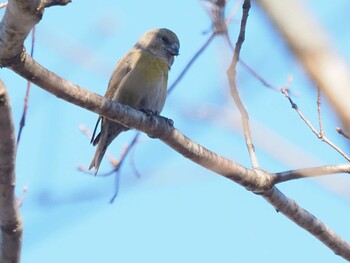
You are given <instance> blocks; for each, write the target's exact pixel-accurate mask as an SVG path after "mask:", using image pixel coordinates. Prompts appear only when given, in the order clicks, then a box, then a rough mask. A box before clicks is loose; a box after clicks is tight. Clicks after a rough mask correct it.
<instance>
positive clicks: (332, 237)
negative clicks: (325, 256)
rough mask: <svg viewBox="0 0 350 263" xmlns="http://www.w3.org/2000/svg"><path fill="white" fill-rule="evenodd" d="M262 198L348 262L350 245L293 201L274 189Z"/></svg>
mask: <svg viewBox="0 0 350 263" xmlns="http://www.w3.org/2000/svg"><path fill="white" fill-rule="evenodd" d="M263 197H264V198H265V199H266V200H267V201H268V202H269V203H270V204H272V205H273V206H274V207H275V208H276V209H277V211H279V212H281V213H283V214H284V215H286V216H287V217H288V218H289V219H290V220H292V221H293V222H295V223H296V224H297V225H299V226H300V227H302V228H304V229H306V230H307V231H308V232H310V233H311V234H312V235H313V236H315V237H317V238H318V239H319V240H320V241H322V242H323V243H324V244H325V245H326V246H328V247H329V248H330V249H331V250H333V252H334V253H335V254H337V255H339V256H342V257H343V258H345V259H347V260H350V248H349V247H350V244H349V243H348V242H346V241H345V240H344V239H342V238H341V237H340V236H338V235H337V234H336V233H335V232H334V231H333V230H332V229H330V228H329V227H328V226H327V225H325V224H324V223H323V222H322V221H320V220H318V219H317V218H316V217H315V216H313V215H312V214H310V213H309V212H308V211H306V210H305V209H303V208H301V207H300V206H299V205H298V204H297V203H296V202H295V201H294V200H292V199H289V198H288V197H286V196H285V195H284V194H283V193H281V192H280V191H279V190H278V189H277V188H276V187H274V188H272V189H271V190H269V191H266V192H265V193H264V194H263Z"/></svg>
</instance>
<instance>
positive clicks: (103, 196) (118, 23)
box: [0, 0, 350, 263]
mask: <svg viewBox="0 0 350 263" xmlns="http://www.w3.org/2000/svg"><path fill="white" fill-rule="evenodd" d="M307 3H308V6H309V7H310V8H311V9H312V11H313V12H314V14H315V16H316V17H317V18H318V19H319V20H320V21H321V24H322V25H323V26H324V27H325V28H326V29H327V30H328V31H329V32H330V34H331V37H332V38H333V44H334V46H335V47H336V48H337V49H338V51H339V52H340V53H341V54H342V55H343V56H344V57H345V58H346V59H347V60H348V61H350V51H349V49H348V46H349V40H350V38H349V37H350V36H349V32H347V31H346V30H345V28H344V21H347V20H346V19H347V16H348V12H347V10H349V8H350V3H348V1H345V0H343V1H341V0H338V1H336V2H335V3H332V4H327V3H326V2H322V3H320V2H319V1H308V2H307ZM233 4H234V2H233V1H230V2H229V7H228V12H229V11H230V10H231V8H232V6H233ZM3 11H4V10H0V14H1V15H2V14H3ZM240 15H241V14H240V13H239V14H238V16H236V17H235V19H234V21H233V22H232V24H231V26H230V34H231V38H232V40H233V42H235V40H236V37H237V33H238V30H239V19H240ZM210 26H211V24H210V19H209V17H208V15H207V14H206V12H205V10H204V9H203V8H202V5H201V4H200V3H199V1H180V2H176V3H175V2H171V3H169V2H168V1H160V0H150V1H147V3H143V2H140V1H135V0H130V1H106V2H104V3H103V4H100V5H98V4H97V3H96V1H74V2H73V3H71V4H70V5H68V6H66V7H52V8H49V9H47V10H46V12H45V14H44V18H43V20H42V21H41V23H40V24H39V25H38V27H37V30H36V44H35V54H34V57H35V59H36V60H37V61H38V62H39V63H41V64H42V65H43V66H45V67H47V68H48V69H50V70H52V71H54V72H56V73H57V74H59V75H60V76H62V77H64V78H66V79H68V80H70V81H72V82H74V83H77V84H79V85H80V86H82V87H85V88H87V89H90V90H93V91H94V92H97V93H100V94H104V92H105V90H106V87H107V83H108V80H109V76H110V74H111V71H112V70H113V67H114V65H115V63H116V61H117V60H118V59H119V58H121V57H122V56H123V54H125V52H127V51H128V50H129V49H130V48H131V47H132V45H133V44H134V43H135V42H136V40H137V39H138V37H139V36H140V35H141V34H142V33H143V32H145V31H146V30H149V29H151V28H159V27H166V28H169V29H171V30H173V31H174V32H176V33H177V35H178V37H179V39H180V42H181V49H180V56H178V57H177V58H176V60H175V63H174V65H173V68H172V70H171V72H170V79H169V83H170V84H171V83H172V82H173V81H174V79H175V78H176V77H177V76H178V74H179V73H180V72H181V70H182V69H183V68H184V66H185V65H186V64H187V62H188V61H189V60H190V59H191V57H192V56H193V54H194V53H195V52H196V51H197V49H198V48H199V47H200V46H201V45H202V44H203V43H204V42H205V41H206V39H207V38H208V37H209V35H208V34H206V35H205V34H203V32H204V31H207V30H208V29H210ZM27 42H28V43H27V48H28V50H29V41H27ZM241 56H242V58H243V59H244V60H245V62H247V63H248V64H249V65H250V66H252V67H253V68H254V69H255V70H256V71H257V72H259V73H260V74H261V75H262V76H263V77H264V78H266V79H267V80H268V81H269V82H271V83H273V84H274V85H276V86H282V85H285V84H286V83H287V79H288V76H289V75H292V76H293V82H292V90H293V91H295V92H296V93H298V94H299V96H297V97H295V102H296V103H297V104H298V106H299V107H300V108H301V109H302V110H303V111H304V113H305V114H306V115H307V116H308V117H309V119H310V120H311V121H312V122H313V123H314V124H315V126H317V110H316V92H315V90H314V87H313V85H312V83H311V82H310V81H309V80H308V79H307V77H306V75H305V74H304V72H303V70H302V68H301V66H300V65H299V64H298V62H297V61H296V60H295V59H294V58H293V57H292V56H291V54H290V53H289V50H288V48H287V47H286V46H285V44H284V43H283V40H282V39H281V38H280V36H279V35H278V34H277V33H276V32H275V31H274V30H273V27H272V26H271V24H269V22H268V20H267V19H266V18H265V16H264V15H263V13H262V12H261V11H260V9H259V8H258V7H257V6H256V4H255V3H254V2H253V6H252V9H251V12H250V16H249V20H248V26H247V32H246V41H245V43H244V45H243V48H242V53H241ZM231 57H232V54H231V52H230V50H229V49H228V47H227V45H226V43H225V41H224V40H223V39H221V38H220V37H218V38H217V39H215V40H214V41H213V42H212V43H211V45H210V46H209V47H208V49H207V50H206V51H205V52H204V53H203V54H202V56H201V57H200V58H199V59H198V60H197V61H196V63H195V64H194V65H193V67H192V68H191V69H190V71H189V72H188V73H187V75H186V76H185V77H184V79H183V80H182V81H181V83H180V84H179V85H178V86H177V88H176V90H175V91H174V92H173V93H172V95H171V96H170V97H169V98H168V100H167V102H166V106H165V108H164V110H163V115H165V116H167V117H169V118H171V119H173V120H174V122H175V127H176V128H178V129H179V130H180V131H182V132H183V133H184V134H185V135H187V136H189V137H190V138H191V139H193V140H195V141H196V142H198V143H200V144H202V145H204V146H205V147H207V148H209V149H210V150H213V151H215V152H217V153H219V154H221V155H223V156H225V157H228V158H231V159H232V160H235V161H236V162H239V163H240V164H243V165H245V166H249V165H250V163H249V156H248V154H247V151H246V148H245V143H244V140H243V137H242V134H241V131H240V122H239V116H238V113H237V109H236V107H235V106H234V105H233V103H232V99H231V97H230V95H229V94H230V93H229V87H228V83H227V79H226V69H227V68H228V66H229V63H230V59H231ZM237 70H238V76H237V78H238V80H237V81H238V86H239V90H240V93H241V96H242V99H243V101H244V103H245V105H246V107H247V109H248V111H249V114H250V118H251V125H252V133H253V140H254V141H255V144H256V148H257V154H258V157H259V161H260V164H261V167H262V168H264V169H266V170H269V171H271V172H277V171H283V170H289V169H292V168H301V167H309V166H316V165H321V164H337V163H343V162H345V161H344V160H343V159H342V157H341V156H340V155H339V154H338V153H336V152H334V151H333V150H332V149H330V147H328V146H327V145H325V144H324V143H322V142H320V141H319V140H318V139H317V138H316V137H315V136H314V135H313V134H312V133H311V131H310V130H309V129H308V128H307V127H306V126H305V125H304V124H303V123H302V122H301V120H300V119H299V118H298V116H297V115H296V113H295V112H294V111H293V110H292V109H291V107H290V105H289V104H288V101H287V100H286V99H285V98H284V97H283V95H282V94H280V93H278V92H275V91H272V90H268V89H266V88H265V87H263V86H262V85H261V84H260V83H259V82H258V81H257V80H256V79H254V77H252V76H251V75H250V74H249V73H247V71H246V70H245V69H244V68H242V67H240V66H239V67H238V69H237ZM0 77H1V79H2V80H3V81H4V82H5V84H6V85H7V88H8V90H9V93H10V97H11V102H12V108H13V116H14V122H15V124H16V129H17V128H18V123H19V120H20V118H21V113H22V107H23V99H24V94H25V89H26V82H25V81H24V80H23V79H21V78H20V77H18V76H17V75H15V74H14V73H12V72H11V71H9V70H7V69H1V70H0ZM323 114H324V122H323V123H324V127H325V131H326V133H327V135H328V137H329V138H331V139H332V140H333V141H334V142H335V143H337V144H338V145H340V146H341V147H342V148H343V149H344V150H347V152H348V153H349V149H347V148H346V147H348V146H347V145H346V144H345V141H344V140H342V138H341V137H340V136H338V135H337V134H336V132H335V130H334V128H335V127H336V126H339V121H338V120H337V119H336V117H335V115H334V113H333V112H332V110H331V109H330V108H329V107H328V104H327V102H326V101H325V100H324V103H323ZM96 118H97V116H96V114H93V113H91V112H88V111H86V110H83V109H80V108H78V107H76V106H73V105H70V104H68V103H66V102H64V101H62V100H60V99H57V98H56V97H54V96H52V95H51V94H48V93H47V92H45V91H43V90H41V89H40V88H37V87H35V86H34V87H33V88H32V90H31V94H30V101H29V110H28V116H27V122H26V126H25V129H24V131H23V134H22V140H21V143H20V145H19V150H18V156H17V192H18V196H21V194H22V189H23V187H27V188H28V193H27V195H26V197H25V200H24V204H23V207H22V208H21V213H22V217H23V220H24V240H23V253H22V262H24V263H32V262H36V263H40V262H51V263H55V262H86V263H90V262H116V261H119V262H126V263H134V262H152V263H157V262H223V263H225V262H237V263H238V262H281V261H283V262H287V263H288V262H345V261H344V260H342V259H341V258H339V257H337V256H335V255H334V254H333V253H332V252H331V251H330V250H329V249H328V248H327V247H325V246H324V245H323V244H322V243H321V242H319V241H318V240H317V239H315V238H314V237H313V236H311V235H310V234H308V233H307V232H306V231H304V230H303V229H301V228H299V227H298V226H296V225H295V224H294V223H292V222H291V221H289V220H288V219H287V218H285V217H284V216H283V215H282V214H280V213H276V211H275V210H274V209H273V208H272V207H271V206H270V205H269V204H267V203H266V202H265V201H264V200H263V199H262V198H261V197H259V196H257V195H254V194H252V193H250V192H247V191H246V190H245V189H243V188H242V187H240V186H239V185H236V184H235V183H233V182H231V181H229V180H227V179H225V178H222V177H220V176H218V175H216V174H214V173H212V172H210V171H207V170H205V169H204V168H202V167H199V166H197V165H195V164H193V163H191V162H190V161H189V160H187V159H184V158H183V157H182V156H180V155H179V154H178V153H176V152H174V151H173V150H171V149H170V148H168V147H167V146H166V145H164V144H163V143H162V142H160V141H158V140H153V139H149V138H148V137H147V136H144V135H143V136H142V137H141V141H142V142H141V143H139V144H138V145H137V147H136V149H135V150H134V151H133V153H132V155H131V157H130V158H128V160H127V161H126V162H125V164H124V166H123V169H122V172H121V176H120V191H119V195H118V197H117V199H116V201H115V202H114V204H112V205H110V204H109V200H110V198H111V196H112V195H113V191H114V188H115V179H114V177H113V176H110V177H93V176H90V175H87V174H84V173H82V172H79V171H78V170H77V166H79V165H83V166H88V165H89V163H90V161H91V158H92V156H93V153H94V150H95V149H94V148H93V147H92V146H91V145H90V144H89V140H88V138H86V137H85V136H84V135H83V134H82V133H81V132H80V131H79V126H80V125H85V126H87V127H88V128H89V129H90V130H92V129H93V128H94V125H95V121H96ZM133 135H134V132H133V131H129V132H127V133H124V134H122V135H121V136H120V137H118V139H117V140H116V141H115V142H114V143H113V144H112V145H111V147H110V151H111V152H112V153H113V155H114V156H116V157H118V156H119V153H120V151H121V150H122V149H123V147H124V146H125V144H126V143H128V142H129V140H130V138H132V136H133ZM135 168H136V169H137V171H138V172H139V173H140V174H141V177H140V178H138V177H137V176H136V173H135ZM110 169H111V165H110V164H109V163H108V161H107V160H104V161H103V163H102V165H101V168H100V171H101V172H103V171H110ZM349 185H350V182H349V179H348V178H347V177H346V176H345V175H333V176H327V177H324V178H319V179H306V180H298V181H293V182H288V183H284V184H281V185H280V186H279V188H280V189H281V190H282V191H283V192H284V193H285V194H286V195H287V196H289V197H290V198H292V199H294V200H296V201H297V202H298V203H299V204H300V205H301V206H302V207H303V208H305V209H307V210H308V211H310V212H311V213H313V214H314V215H316V216H317V217H319V218H320V219H321V220H323V221H324V222H325V223H326V224H328V225H329V226H330V227H331V228H333V229H334V230H335V231H336V232H338V233H339V234H340V235H341V236H343V237H344V238H345V239H347V240H350V231H349V223H348V222H350V212H349V211H350V209H349V194H348V191H347V189H349Z"/></svg>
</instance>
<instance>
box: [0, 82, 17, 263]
mask: <svg viewBox="0 0 350 263" xmlns="http://www.w3.org/2000/svg"><path fill="white" fill-rule="evenodd" d="M0 138H1V140H0V193H1V194H0V227H1V232H0V233H1V247H0V262H3V263H15V262H19V260H20V253H21V244H22V220H21V217H20V214H19V211H18V204H17V200H16V196H15V182H16V175H15V161H16V140H15V138H16V136H15V131H14V127H13V122H12V114H11V108H10V102H9V97H8V95H7V92H6V89H5V86H4V84H3V82H2V81H1V80H0Z"/></svg>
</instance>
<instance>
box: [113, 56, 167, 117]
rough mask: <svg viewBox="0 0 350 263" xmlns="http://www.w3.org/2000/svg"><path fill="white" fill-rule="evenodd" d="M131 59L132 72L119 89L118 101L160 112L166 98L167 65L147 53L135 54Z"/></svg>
mask: <svg viewBox="0 0 350 263" xmlns="http://www.w3.org/2000/svg"><path fill="white" fill-rule="evenodd" d="M130 58H131V59H130V61H129V63H130V71H129V72H128V73H127V75H126V76H125V78H124V79H123V81H121V83H120V86H119V87H118V89H117V93H118V94H117V96H116V100H117V101H119V102H121V103H123V104H127V105H129V106H131V107H133V108H137V109H150V110H153V111H156V112H160V111H161V110H162V108H163V106H164V102H165V98H166V91H167V81H168V65H167V63H166V62H165V61H164V60H163V59H161V58H159V57H158V56H155V55H153V54H151V53H149V52H147V51H136V52H133V54H132V55H131V57H130Z"/></svg>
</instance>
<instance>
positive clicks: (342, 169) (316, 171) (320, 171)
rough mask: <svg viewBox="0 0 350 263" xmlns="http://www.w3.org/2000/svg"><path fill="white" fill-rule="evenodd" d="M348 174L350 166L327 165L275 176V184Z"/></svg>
mask: <svg viewBox="0 0 350 263" xmlns="http://www.w3.org/2000/svg"><path fill="white" fill-rule="evenodd" d="M337 173H348V174H350V164H339V165H325V166H320V167H312V168H306V169H297V170H290V171H286V172H280V173H276V174H275V179H274V183H275V184H278V183H282V182H286V181H290V180H295V179H300V178H307V177H315V176H321V175H327V174H337Z"/></svg>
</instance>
